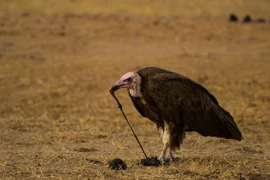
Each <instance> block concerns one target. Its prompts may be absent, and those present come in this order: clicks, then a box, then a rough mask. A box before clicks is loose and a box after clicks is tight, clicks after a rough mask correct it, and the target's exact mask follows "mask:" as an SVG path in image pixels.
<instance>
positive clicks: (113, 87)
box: [110, 84, 120, 93]
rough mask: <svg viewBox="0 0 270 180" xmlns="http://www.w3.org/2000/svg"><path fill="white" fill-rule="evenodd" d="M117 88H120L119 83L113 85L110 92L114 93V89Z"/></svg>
mask: <svg viewBox="0 0 270 180" xmlns="http://www.w3.org/2000/svg"><path fill="white" fill-rule="evenodd" d="M117 89H120V86H119V85H116V84H115V85H113V86H112V87H111V89H110V93H113V92H114V91H116V90H117Z"/></svg>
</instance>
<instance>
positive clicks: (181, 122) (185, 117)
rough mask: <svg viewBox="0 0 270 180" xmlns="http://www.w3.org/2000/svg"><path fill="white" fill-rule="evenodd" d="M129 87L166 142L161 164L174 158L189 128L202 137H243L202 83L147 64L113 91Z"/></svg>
mask: <svg viewBox="0 0 270 180" xmlns="http://www.w3.org/2000/svg"><path fill="white" fill-rule="evenodd" d="M120 88H126V89H127V90H128V94H129V96H130V98H131V100H132V102H133V104H134V106H135V108H136V109H137V110H138V111H139V113H140V114H141V115H142V116H143V117H146V118H148V119H150V120H151V121H153V122H154V123H156V126H157V128H158V132H159V134H160V136H161V140H162V143H163V149H162V152H161V154H160V156H159V158H158V159H159V160H160V161H161V163H162V164H164V163H167V162H171V161H173V160H174V157H173V155H172V152H173V151H174V150H176V149H179V148H180V144H181V143H182V142H183V139H184V137H185V132H186V131H195V132H198V133H199V134H201V135H202V136H214V137H220V138H226V139H235V140H238V141H240V140H241V139H243V137H242V134H241V132H240V130H239V129H238V127H237V125H236V123H235V122H234V119H233V117H232V116H231V115H230V113H229V112H227V111H226V110H225V109H223V108H222V107H221V106H220V105H219V103H218V101H217V99H216V98H215V97H214V96H213V95H212V94H211V93H210V92H209V91H208V90H207V89H205V88H204V87H203V86H202V85H200V84H198V83H196V82H195V81H193V80H191V79H189V78H187V77H185V76H183V75H181V74H178V73H175V72H171V71H168V70H164V69H161V68H157V67H146V68H143V69H140V70H138V71H137V72H127V73H126V74H124V75H123V76H122V77H121V78H120V79H119V80H118V81H117V82H116V83H115V84H114V85H113V86H112V87H111V91H116V90H118V89H120Z"/></svg>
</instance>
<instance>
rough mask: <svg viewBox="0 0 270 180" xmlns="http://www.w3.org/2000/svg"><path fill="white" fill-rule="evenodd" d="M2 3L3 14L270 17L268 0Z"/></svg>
mask: <svg viewBox="0 0 270 180" xmlns="http://www.w3.org/2000/svg"><path fill="white" fill-rule="evenodd" d="M0 3H1V6H0V11H1V12H0V13H6V12H9V13H20V12H38V13H47V14H62V13H78V14H82V13H94V14H97V13H102V14H111V13H113V14H125V15H151V16H156V15H158V16H184V17H189V16H191V17H198V16H203V17H224V16H228V14H230V13H235V14H237V15H239V16H244V15H246V14H249V15H252V16H254V17H256V18H258V17H264V18H268V19H270V1H269V0H226V1H216V0H192V1H190V0H169V1H163V0H144V1H143V0H129V1H126V0H114V1H109V0H57V1H55V0H28V1H23V0H9V1H7V0H0Z"/></svg>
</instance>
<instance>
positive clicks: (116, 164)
mask: <svg viewBox="0 0 270 180" xmlns="http://www.w3.org/2000/svg"><path fill="white" fill-rule="evenodd" d="M109 168H111V169H115V170H120V169H123V170H126V169H127V165H126V163H125V162H124V161H123V160H122V159H118V158H117V159H113V160H110V161H109Z"/></svg>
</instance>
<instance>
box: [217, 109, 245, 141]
mask: <svg viewBox="0 0 270 180" xmlns="http://www.w3.org/2000/svg"><path fill="white" fill-rule="evenodd" d="M216 113H217V115H218V117H219V118H220V123H221V124H220V125H221V126H222V129H223V130H224V132H226V136H225V138H229V139H235V140H238V141H241V140H242V139H243V137H242V134H241V132H240V130H239V129H238V127H237V125H236V124H235V122H234V120H233V117H232V116H231V115H230V113H228V112H227V111H226V110H224V109H223V108H222V107H219V110H217V111H216Z"/></svg>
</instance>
